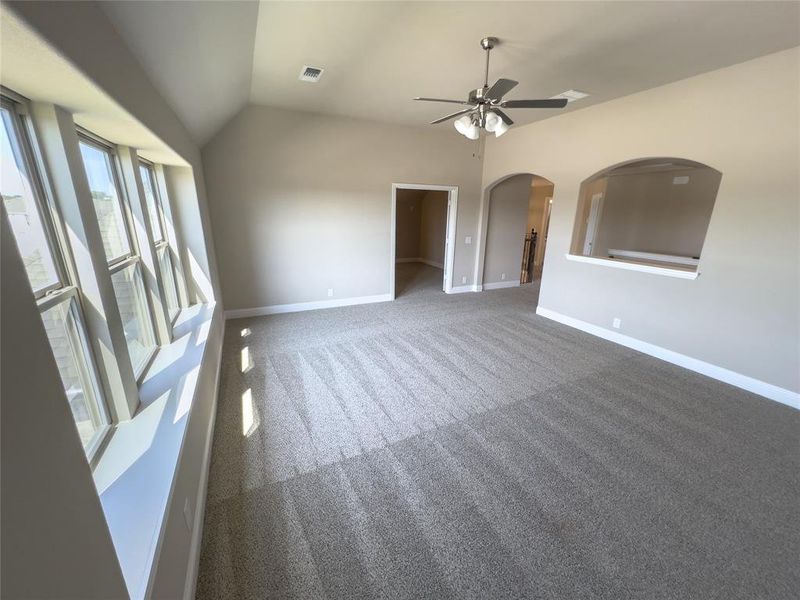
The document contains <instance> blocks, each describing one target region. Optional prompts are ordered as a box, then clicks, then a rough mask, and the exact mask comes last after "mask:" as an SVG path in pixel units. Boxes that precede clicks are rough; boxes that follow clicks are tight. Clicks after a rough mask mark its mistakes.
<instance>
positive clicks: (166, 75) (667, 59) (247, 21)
mask: <svg viewBox="0 0 800 600" xmlns="http://www.w3.org/2000/svg"><path fill="white" fill-rule="evenodd" d="M256 9H257V10H256ZM105 10H106V12H107V14H108V15H109V17H110V18H111V19H112V21H113V22H114V24H115V27H117V29H118V30H119V32H120V33H121V34H122V35H123V37H124V38H125V39H126V40H127V42H128V44H129V45H130V46H131V48H132V50H133V52H134V53H135V54H136V55H137V56H138V58H139V60H140V61H141V62H142V64H143V66H144V68H145V69H146V70H147V71H148V72H149V73H150V75H151V77H152V79H153V81H154V83H155V84H156V85H157V86H158V87H160V89H161V90H162V91H163V93H164V94H165V96H166V97H167V99H168V101H170V102H171V103H172V105H173V107H174V109H175V110H176V112H177V113H178V115H179V116H180V117H181V118H182V119H183V120H184V122H185V124H186V126H187V127H188V128H189V129H190V131H191V132H192V133H193V134H194V135H195V137H196V139H197V140H198V141H199V142H201V143H203V142H205V141H206V140H208V139H209V137H211V135H213V133H214V132H215V131H217V130H218V129H219V127H220V126H221V125H222V124H223V123H224V122H225V121H226V120H227V119H228V118H230V117H231V116H233V115H234V114H235V113H236V112H238V111H239V109H240V108H241V106H242V105H243V104H244V103H245V102H247V101H248V100H249V101H250V102H252V103H255V104H263V105H268V106H277V107H282V108H293V109H298V110H304V111H312V112H320V113H329V114H337V115H346V116H353V117H362V118H366V119H371V120H378V121H387V122H394V123H402V124H407V125H417V126H421V125H424V124H425V123H427V122H428V121H430V120H432V119H434V118H436V117H439V116H442V115H444V114H447V113H449V112H452V111H453V110H454V109H455V108H457V107H453V106H452V105H446V104H442V105H435V104H423V103H415V102H413V101H411V98H412V97H414V96H435V97H444V98H456V99H461V98H464V97H465V96H466V94H467V91H468V90H470V89H472V88H475V87H478V86H480V85H482V83H483V61H484V55H483V51H482V50H481V49H480V47H479V45H478V42H479V40H480V39H481V38H482V37H483V36H485V35H493V36H497V37H499V38H500V39H501V44H500V46H498V47H497V48H496V49H495V50H494V51H493V52H492V64H491V71H490V76H489V77H490V83H491V82H492V81H493V80H495V79H497V78H498V77H506V78H509V79H515V80H518V81H519V82H520V85H519V86H518V87H517V88H516V89H514V90H513V91H512V92H511V93H510V94H509V95H508V96H507V97H508V98H547V97H549V96H553V95H555V94H557V93H559V92H562V91H564V90H567V89H570V88H573V89H579V90H583V91H586V92H589V93H590V94H591V96H590V97H589V98H587V99H585V100H581V101H578V102H575V103H573V104H571V105H570V106H569V107H568V108H567V109H565V110H576V109H580V108H583V107H586V106H589V105H591V104H594V103H598V102H604V101H607V100H610V99H613V98H618V97H620V96H625V95H627V94H631V93H634V92H637V91H641V90H645V89H649V88H653V87H657V86H659V85H664V84H666V83H669V82H672V81H677V80H679V79H684V78H686V77H690V76H692V75H696V74H699V73H703V72H706V71H711V70H714V69H718V68H721V67H725V66H728V65H732V64H736V63H739V62H743V61H745V60H749V59H752V58H755V57H758V56H762V55H764V54H769V53H772V52H776V51H779V50H782V49H785V48H789V47H793V46H797V45H799V44H800V3H797V2H716V1H713V2H702V1H690V2H679V1H667V2H617V1H612V2H302V1H301V2H271V1H262V2H260V3H256V2H238V1H236V2H233V1H230V2H135V1H134V2H129V1H123V2H113V3H112V2H109V3H105ZM303 65H313V66H318V67H323V68H324V69H325V73H324V74H323V76H322V79H321V81H320V82H318V83H313V84H312V83H304V82H301V81H298V75H299V72H300V70H301V68H302V67H303ZM720 101H721V102H723V101H724V99H720ZM509 112H510V114H511V117H512V118H513V119H514V120H515V121H516V122H517V123H529V122H532V121H534V120H537V119H542V118H547V117H550V116H553V115H554V114H559V113H560V112H562V111H557V110H519V109H518V110H513V111H509ZM436 127H440V128H443V129H446V128H451V126H450V125H449V124H447V123H445V124H442V125H437V126H436Z"/></svg>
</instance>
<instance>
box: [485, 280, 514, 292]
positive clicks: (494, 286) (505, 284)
mask: <svg viewBox="0 0 800 600" xmlns="http://www.w3.org/2000/svg"><path fill="white" fill-rule="evenodd" d="M510 287H519V279H516V280H514V281H495V282H494V283H484V284H483V289H484V290H500V289H503V288H510Z"/></svg>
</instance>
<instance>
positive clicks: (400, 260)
mask: <svg viewBox="0 0 800 600" xmlns="http://www.w3.org/2000/svg"><path fill="white" fill-rule="evenodd" d="M394 262H395V263H415V262H418V263H423V264H426V265H429V266H431V267H436V268H437V269H444V264H443V263H440V262H434V261H432V260H428V259H427V258H396V259H395V260H394Z"/></svg>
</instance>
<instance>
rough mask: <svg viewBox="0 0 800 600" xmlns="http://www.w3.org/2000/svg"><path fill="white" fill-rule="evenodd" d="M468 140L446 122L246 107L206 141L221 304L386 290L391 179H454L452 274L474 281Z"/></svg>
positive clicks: (472, 170) (474, 175)
mask: <svg viewBox="0 0 800 600" xmlns="http://www.w3.org/2000/svg"><path fill="white" fill-rule="evenodd" d="M473 151H474V145H473V144H469V143H466V142H465V141H464V138H463V137H462V136H460V135H458V133H457V132H456V131H455V130H453V128H452V127H449V128H434V127H429V128H424V127H421V128H410V127H400V126H393V125H386V124H380V123H374V122H369V121H360V120H354V119H345V118H336V117H328V116H323V115H315V114H310V113H301V112H293V111H287V110H279V109H273V108H265V107H257V106H248V107H247V108H245V109H244V110H243V111H242V112H241V113H239V115H237V116H236V117H235V118H234V119H233V120H232V121H231V122H230V123H229V124H228V125H227V126H226V127H225V128H224V129H223V130H222V131H221V132H220V133H219V134H218V135H217V136H216V137H215V138H214V139H213V140H212V141H211V142H210V143H209V144H208V145H207V146H206V147H205V148H204V149H203V164H204V167H205V173H206V183H207V187H208V196H209V199H210V209H211V222H212V226H213V230H214V238H215V242H216V246H217V260H218V261H219V265H220V269H219V270H220V276H221V280H222V294H223V298H224V301H225V308H226V309H242V308H256V307H263V306H271V305H280V304H290V303H299V302H310V301H319V300H328V299H329V298H328V296H327V290H328V289H330V288H333V289H334V299H337V298H353V297H363V296H373V295H382V294H388V293H389V289H390V288H389V284H390V282H389V277H390V268H389V267H390V264H389V261H390V260H391V258H390V250H391V248H390V236H391V218H390V217H391V192H392V188H391V186H392V183H430V184H440V185H457V186H458V187H459V195H458V203H459V216H458V220H457V237H458V240H457V243H456V247H455V267H454V280H455V281H456V282H460V281H461V278H462V276H466V277H467V282H468V283H471V281H472V275H473V268H474V245H466V244H465V243H464V238H465V237H466V236H472V237H473V239H474V237H475V232H476V229H477V214H478V205H479V202H480V162H479V160H478V159H475V158H473Z"/></svg>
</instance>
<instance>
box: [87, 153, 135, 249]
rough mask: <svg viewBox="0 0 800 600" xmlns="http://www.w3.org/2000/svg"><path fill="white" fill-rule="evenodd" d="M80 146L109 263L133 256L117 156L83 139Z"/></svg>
mask: <svg viewBox="0 0 800 600" xmlns="http://www.w3.org/2000/svg"><path fill="white" fill-rule="evenodd" d="M80 147H81V156H82V158H83V164H84V168H85V169H86V176H87V177H88V179H89V189H90V190H91V191H92V200H93V201H94V209H95V211H96V212H97V222H98V223H99V224H100V235H101V236H102V237H103V248H104V249H105V251H106V258H108V261H109V262H114V261H116V260H119V259H121V258H125V257H126V256H128V255H130V254H131V241H130V237H129V234H128V228H127V226H126V219H125V215H124V212H123V205H122V200H121V199H120V195H119V190H118V187H117V182H116V181H115V177H114V172H115V170H114V165H113V163H112V159H113V157H112V156H111V155H110V153H109V152H107V151H104V150H102V149H100V148H99V147H98V146H94V145H92V144H89V143H87V142H85V141H83V140H81V144H80Z"/></svg>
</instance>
